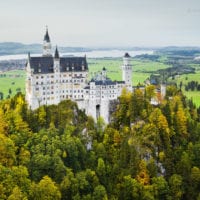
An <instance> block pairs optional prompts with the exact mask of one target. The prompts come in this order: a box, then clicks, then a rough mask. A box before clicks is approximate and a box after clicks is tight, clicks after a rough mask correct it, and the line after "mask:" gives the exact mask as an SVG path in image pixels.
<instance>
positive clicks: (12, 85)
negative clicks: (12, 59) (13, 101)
mask: <svg viewBox="0 0 200 200" xmlns="http://www.w3.org/2000/svg"><path fill="white" fill-rule="evenodd" d="M9 90H10V93H9ZM17 91H21V92H23V93H24V92H25V71H24V70H13V71H8V72H6V73H0V92H3V94H4V98H6V97H7V96H8V95H9V94H10V96H14V95H15V94H16V93H17Z"/></svg>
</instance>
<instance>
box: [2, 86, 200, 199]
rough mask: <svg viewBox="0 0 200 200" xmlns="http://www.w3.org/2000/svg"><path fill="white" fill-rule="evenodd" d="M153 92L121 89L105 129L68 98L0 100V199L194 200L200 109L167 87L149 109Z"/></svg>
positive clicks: (199, 180) (199, 174)
mask: <svg viewBox="0 0 200 200" xmlns="http://www.w3.org/2000/svg"><path fill="white" fill-rule="evenodd" d="M153 91H154V89H153V88H152V86H149V87H147V88H146V90H145V93H143V92H142V91H140V90H139V89H137V90H135V92H134V93H133V94H131V93H127V92H126V91H124V92H123V94H122V96H121V97H120V98H119V103H118V106H117V110H116V111H115V113H113V117H112V123H110V124H108V125H105V123H104V122H103V120H102V119H101V118H100V119H99V120H98V121H97V122H94V120H93V119H92V118H91V117H89V116H86V115H85V114H84V113H83V112H82V111H80V110H79V109H78V108H77V106H76V104H75V103H73V102H71V101H69V100H67V101H63V102H61V103H60V104H59V105H57V106H55V105H52V106H43V107H40V108H39V109H38V110H35V111H30V110H28V109H27V105H26V103H25V101H24V97H23V96H22V95H20V94H18V95H17V96H15V97H14V98H12V99H8V100H4V101H1V102H0V138H1V139H0V151H1V154H0V198H1V199H16V197H20V198H18V199H33V200H36V199H48V200H51V199H52V200H55V199H56V200H59V199H63V200H65V199H87V200H94V199H95V200H102V199H105V200H106V199H119V200H120V199H123V200H129V199H138V200H139V199H144V200H149V199H155V200H160V199H162V200H168V199H180V200H182V199H184V200H193V199H194V200H196V199H199V198H200V193H199V191H200V159H199V147H200V111H199V110H196V109H195V107H194V106H193V104H192V103H191V102H187V101H186V99H185V97H184V96H183V95H182V93H181V92H180V91H178V90H177V89H176V88H175V87H172V86H170V87H168V89H167V96H166V99H165V100H164V101H163V102H162V104H161V105H159V106H157V107H154V106H152V105H151V104H150V102H149V100H150V98H151V97H152V96H153V95H154V93H153Z"/></svg>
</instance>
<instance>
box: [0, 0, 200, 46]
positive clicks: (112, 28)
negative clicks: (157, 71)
mask: <svg viewBox="0 0 200 200" xmlns="http://www.w3.org/2000/svg"><path fill="white" fill-rule="evenodd" d="M199 18H200V2H199V0H168V1H166V0H123V1H122V0H102V1H97V0H93V1H92V0H84V1H81V0H74V1H70V0H59V1H54V0H48V1H47V0H43V1H39V0H35V1H27V0H13V1H11V0H7V1H1V2H0V19H1V20H0V26H1V32H0V42H20V43H23V44H35V43H37V44H41V43H42V40H43V37H44V34H45V29H46V25H48V29H49V34H50V39H51V42H52V45H53V46H55V45H58V46H69V47H76V46H78V47H127V48H128V47H165V46H194V47H198V46H200V26H198V19H199Z"/></svg>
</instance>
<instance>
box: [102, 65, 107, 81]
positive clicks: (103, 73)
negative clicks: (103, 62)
mask: <svg viewBox="0 0 200 200" xmlns="http://www.w3.org/2000/svg"><path fill="white" fill-rule="evenodd" d="M101 74H102V81H105V80H106V77H107V70H106V68H105V67H103V69H102V72H101Z"/></svg>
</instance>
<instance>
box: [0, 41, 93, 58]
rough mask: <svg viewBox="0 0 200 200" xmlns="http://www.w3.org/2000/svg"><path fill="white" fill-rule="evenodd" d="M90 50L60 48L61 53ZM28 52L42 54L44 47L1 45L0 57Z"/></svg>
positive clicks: (17, 44) (39, 45)
mask: <svg viewBox="0 0 200 200" xmlns="http://www.w3.org/2000/svg"><path fill="white" fill-rule="evenodd" d="M54 48H55V47H54ZM90 50H91V49H90V48H84V47H59V51H60V52H84V51H90ZM28 52H30V53H36V54H37V53H38V54H39V53H42V45H41V44H22V43H16V42H3V43H0V55H12V54H27V53H28Z"/></svg>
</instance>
